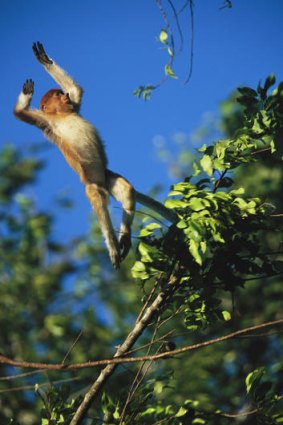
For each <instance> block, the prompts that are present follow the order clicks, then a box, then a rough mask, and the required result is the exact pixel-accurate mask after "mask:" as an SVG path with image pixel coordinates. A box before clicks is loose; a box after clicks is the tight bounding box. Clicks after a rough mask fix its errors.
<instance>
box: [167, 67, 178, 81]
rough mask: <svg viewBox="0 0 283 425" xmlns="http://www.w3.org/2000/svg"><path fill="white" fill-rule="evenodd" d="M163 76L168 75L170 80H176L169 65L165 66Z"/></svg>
mask: <svg viewBox="0 0 283 425" xmlns="http://www.w3.org/2000/svg"><path fill="white" fill-rule="evenodd" d="M165 74H166V75H168V76H169V77H171V78H178V77H177V76H176V75H175V73H174V71H173V69H172V68H171V67H170V65H168V64H167V65H165Z"/></svg>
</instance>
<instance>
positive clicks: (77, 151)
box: [14, 42, 176, 268]
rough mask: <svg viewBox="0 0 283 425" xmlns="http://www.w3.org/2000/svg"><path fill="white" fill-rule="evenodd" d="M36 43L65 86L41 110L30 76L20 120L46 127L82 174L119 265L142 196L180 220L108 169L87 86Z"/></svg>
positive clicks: (41, 57) (144, 201)
mask: <svg viewBox="0 0 283 425" xmlns="http://www.w3.org/2000/svg"><path fill="white" fill-rule="evenodd" d="M32 48H33V52H34V54H35V57H36V58H37V60H38V61H39V62H40V63H41V64H42V65H43V67H44V69H45V70H46V71H47V72H48V73H49V74H50V75H51V77H52V78H53V79H54V80H55V81H56V82H57V83H58V84H59V86H60V87H61V89H52V90H49V91H48V92H47V93H46V94H45V95H44V96H43V97H42V99H41V101H40V109H32V108H30V103H31V99H32V96H33V93H34V82H33V80H26V82H25V83H24V85H23V88H22V91H21V93H20V95H19V97H18V101H17V103H16V106H15V109H14V113H15V115H16V117H17V118H19V119H20V120H22V121H25V122H27V123H29V124H32V125H35V126H37V127H38V128H40V129H41V130H42V131H43V132H44V134H45V135H46V136H47V138H48V139H50V140H51V141H52V142H54V143H55V144H56V145H57V146H58V148H59V149H60V150H61V152H62V153H63V155H64V157H65V159H66V161H67V162H68V164H69V165H70V166H71V167H72V168H73V169H74V170H75V171H76V172H77V173H78V174H79V176H80V179H81V181H82V183H84V185H85V191H86V195H87V197H88V199H89V201H90V203H91V205H92V208H93V209H94V211H95V213H96V215H97V218H98V221H99V224H100V227H101V230H102V233H103V235H104V238H105V241H106V245H107V248H108V252H109V256H110V259H111V262H112V264H113V266H114V267H115V268H118V267H119V265H120V262H121V261H122V260H123V259H124V258H125V257H126V255H127V254H128V252H129V249H130V247H131V224H132V221H133V218H134V213H135V203H136V201H137V202H140V203H142V204H143V205H146V206H147V207H149V208H151V209H153V210H154V211H156V212H158V213H159V214H161V215H162V216H163V217H164V218H166V219H167V220H169V221H171V222H174V221H176V217H175V214H174V213H173V212H172V211H170V210H168V209H167V208H166V207H164V205H162V204H160V203H159V202H157V201H155V200H154V199H152V198H150V197H148V196H146V195H143V194H141V193H139V192H137V191H136V190H135V189H134V188H133V186H132V185H131V184H130V183H129V182H128V181H127V180H126V179H125V178H124V177H122V176H121V175H119V174H116V173H114V172H112V171H110V170H109V169H107V157H106V154H105V150H104V145H103V143H102V141H101V138H100V136H99V134H98V132H97V130H96V128H95V127H94V126H93V125H92V124H90V123H89V122H88V121H86V120H85V119H83V118H82V117H81V116H80V115H79V110H80V106H81V100H82V95H83V89H82V88H81V87H80V86H79V85H78V84H77V83H76V82H75V81H74V80H73V79H72V78H71V77H70V76H69V75H68V74H67V73H66V72H65V71H64V70H63V69H62V68H60V67H59V66H58V65H57V64H56V63H55V62H54V61H53V60H52V59H51V58H49V56H48V55H47V54H46V52H45V50H44V48H43V45H42V44H41V43H39V42H37V43H34V44H33V46H32ZM109 193H110V194H111V195H112V196H113V197H114V198H115V199H117V200H118V201H119V202H121V204H122V207H123V216H122V221H121V226H120V231H119V233H120V235H119V242H118V240H117V237H116V234H115V231H114V229H113V226H112V222H111V219H110V216H109V211H108V208H107V205H108V198H109Z"/></svg>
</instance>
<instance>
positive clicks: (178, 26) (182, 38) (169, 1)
mask: <svg viewBox="0 0 283 425" xmlns="http://www.w3.org/2000/svg"><path fill="white" fill-rule="evenodd" d="M167 1H168V3H169V4H170V6H171V9H172V11H173V14H174V18H175V20H176V25H177V28H178V32H179V37H180V48H179V51H180V52H181V51H182V50H183V44H184V37H183V32H182V28H181V25H180V21H179V17H178V13H177V11H176V9H175V6H174V4H173V3H172V1H171V0H167Z"/></svg>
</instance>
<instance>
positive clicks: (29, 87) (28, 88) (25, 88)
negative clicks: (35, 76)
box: [23, 79, 34, 94]
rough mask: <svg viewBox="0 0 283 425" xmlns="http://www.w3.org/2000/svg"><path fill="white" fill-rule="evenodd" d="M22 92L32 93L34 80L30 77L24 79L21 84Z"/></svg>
mask: <svg viewBox="0 0 283 425" xmlns="http://www.w3.org/2000/svg"><path fill="white" fill-rule="evenodd" d="M23 93H24V94H33V93H34V82H33V80H32V79H29V80H26V81H25V82H24V85H23Z"/></svg>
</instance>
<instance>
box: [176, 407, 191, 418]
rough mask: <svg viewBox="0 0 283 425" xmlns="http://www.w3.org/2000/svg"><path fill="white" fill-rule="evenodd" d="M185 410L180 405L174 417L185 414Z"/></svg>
mask: <svg viewBox="0 0 283 425" xmlns="http://www.w3.org/2000/svg"><path fill="white" fill-rule="evenodd" d="M187 412H188V409H185V408H184V407H183V406H181V407H180V409H179V410H178V412H177V413H176V415H175V418H181V417H182V416H185V414H186V413H187Z"/></svg>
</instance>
